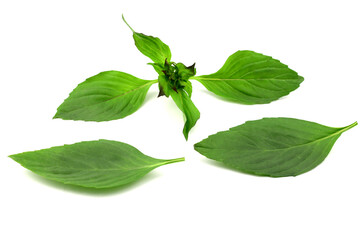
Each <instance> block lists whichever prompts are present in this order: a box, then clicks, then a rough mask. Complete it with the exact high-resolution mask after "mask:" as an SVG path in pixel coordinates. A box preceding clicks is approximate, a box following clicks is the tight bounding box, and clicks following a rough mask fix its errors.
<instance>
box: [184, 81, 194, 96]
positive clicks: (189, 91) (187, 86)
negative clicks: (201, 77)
mask: <svg viewBox="0 0 360 240" xmlns="http://www.w3.org/2000/svg"><path fill="white" fill-rule="evenodd" d="M184 91H185V92H186V93H187V94H188V95H189V97H190V98H191V95H192V85H191V82H190V81H186V82H185V86H184Z"/></svg>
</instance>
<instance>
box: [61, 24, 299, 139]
mask: <svg viewBox="0 0 360 240" xmlns="http://www.w3.org/2000/svg"><path fill="white" fill-rule="evenodd" d="M123 20H124V22H125V23H126V25H127V26H128V27H129V28H130V29H131V31H132V33H133V38H134V42H135V46H136V47H137V49H138V50H139V51H140V52H141V53H142V54H144V55H145V56H147V57H149V58H150V59H151V60H152V61H153V62H152V63H149V64H150V65H152V66H153V68H154V70H155V71H156V72H157V73H158V77H157V80H143V79H140V78H137V77H134V76H132V75H129V74H127V73H123V72H118V71H107V72H103V73H100V74H98V75H96V76H94V77H90V78H88V79H87V80H86V81H85V82H83V83H81V84H79V85H78V86H77V87H76V88H75V89H74V90H73V91H72V93H71V94H70V95H69V97H68V98H67V99H66V100H65V101H64V102H63V103H62V104H61V105H60V107H59V108H58V111H57V113H56V114H55V117H54V118H62V119H66V120H84V121H97V122H100V121H110V120H115V119H120V118H124V117H126V116H128V115H130V114H132V113H134V112H135V111H136V110H137V109H139V108H140V107H141V105H142V104H143V102H144V99H145V96H146V94H147V92H148V90H149V88H150V86H151V85H153V84H154V83H158V84H159V95H158V96H159V97H160V96H165V97H170V96H171V98H172V99H173V100H174V102H175V103H176V105H177V106H178V107H179V109H180V110H181V111H182V112H183V113H184V116H185V125H184V129H183V134H184V136H185V138H186V139H188V135H189V132H190V130H191V128H192V127H194V126H195V124H196V122H197V120H198V119H199V118H200V112H199V110H198V109H197V108H196V106H195V104H194V103H193V102H192V100H191V95H192V85H191V82H190V80H197V81H199V82H200V83H202V84H203V85H204V86H205V87H206V88H207V89H208V90H209V91H211V92H213V93H215V94H217V95H219V96H221V97H223V98H224V99H227V100H230V101H234V102H238V103H242V104H262V103H269V102H271V101H274V100H276V99H279V98H280V97H282V96H285V95H287V94H289V93H290V92H291V91H293V90H295V89H296V88H298V87H299V85H300V83H301V82H302V81H303V78H302V77H301V76H299V75H298V74H297V73H296V72H295V71H293V70H291V69H290V68H288V67H287V66H286V65H285V64H283V63H281V62H280V61H278V60H275V59H273V58H271V57H269V56H265V55H262V54H259V53H256V52H252V51H237V52H236V53H234V54H233V55H231V56H230V57H229V58H228V60H227V61H226V62H225V64H224V66H223V67H222V68H221V69H220V70H219V71H217V72H216V73H213V74H209V75H201V76H195V75H196V69H195V64H193V65H191V66H189V67H187V66H185V65H184V64H183V63H175V62H172V61H171V51H170V48H169V46H168V45H166V44H165V43H163V42H162V41H161V40H160V39H159V38H157V37H153V36H148V35H145V34H143V33H138V32H136V31H135V30H134V29H133V28H132V27H131V26H130V25H129V24H128V23H127V22H126V20H125V18H124V17H123Z"/></svg>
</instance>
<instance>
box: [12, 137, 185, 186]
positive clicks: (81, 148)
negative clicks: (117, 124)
mask: <svg viewBox="0 0 360 240" xmlns="http://www.w3.org/2000/svg"><path fill="white" fill-rule="evenodd" d="M10 157H11V158H12V159H13V160H15V161H16V162H18V163H20V164H21V165H22V166H23V167H25V168H27V169H29V170H31V171H33V172H34V173H36V174H39V175H41V176H43V177H45V178H48V179H51V180H54V181H58V182H62V183H65V184H72V185H78V186H83V187H92V188H110V187H116V186H120V185H124V184H128V183H131V182H134V181H136V180H138V179H140V178H141V177H143V176H144V175H146V174H147V173H148V172H150V171H151V170H153V169H155V168H157V167H159V166H162V165H165V164H169V163H174V162H180V161H184V158H178V159H172V160H161V159H156V158H152V157H149V156H146V155H144V154H143V153H141V152H140V151H139V150H137V149H136V148H134V147H132V146H130V145H128V144H125V143H122V142H116V141H109V140H98V141H88V142H80V143H75V144H72V145H64V146H60V147H52V148H49V149H43V150H39V151H34V152H24V153H20V154H15V155H11V156H10Z"/></svg>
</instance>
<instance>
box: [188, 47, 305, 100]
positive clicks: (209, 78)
mask: <svg viewBox="0 0 360 240" xmlns="http://www.w3.org/2000/svg"><path fill="white" fill-rule="evenodd" d="M193 79H196V80H198V81H199V82H200V83H202V84H203V85H204V86H205V87H206V88H207V89H208V90H209V91H211V92H213V93H215V94H217V95H219V96H221V97H224V98H226V99H228V100H230V101H234V102H238V103H243V104H261V103H269V102H271V101H274V100H276V99H279V98H280V97H283V96H285V95H288V94H289V93H290V92H291V91H294V90H295V89H297V88H298V87H299V85H300V83H301V82H302V81H303V80H304V78H303V77H301V76H299V75H298V74H297V73H296V72H295V71H293V70H291V69H290V68H288V66H286V65H285V64H282V63H281V62H280V61H278V60H275V59H273V58H271V57H269V56H265V55H262V54H259V53H256V52H252V51H237V52H236V53H234V54H233V55H231V56H230V57H229V58H228V59H227V60H226V62H225V64H224V66H223V67H222V68H221V69H220V70H219V71H217V72H216V73H213V74H210V75H203V76H198V77H193Z"/></svg>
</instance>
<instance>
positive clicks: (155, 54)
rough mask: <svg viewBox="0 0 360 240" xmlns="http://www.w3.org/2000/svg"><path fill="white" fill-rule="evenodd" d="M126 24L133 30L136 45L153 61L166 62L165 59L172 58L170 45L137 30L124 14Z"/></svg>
mask: <svg viewBox="0 0 360 240" xmlns="http://www.w3.org/2000/svg"><path fill="white" fill-rule="evenodd" d="M122 18H123V20H124V22H125V23H126V25H127V26H128V27H129V28H130V29H131V31H132V32H133V38H134V41H135V46H136V47H137V49H139V51H140V52H141V53H142V54H144V55H145V56H147V57H149V58H150V59H151V60H152V61H153V62H155V63H160V64H164V62H165V59H167V60H168V61H170V60H171V51H170V48H169V46H168V45H166V44H165V43H163V42H162V41H161V40H160V39H159V38H157V37H153V36H147V35H145V34H142V33H138V32H135V31H134V29H132V28H131V27H130V25H129V24H128V23H127V22H126V20H125V18H124V15H123V16H122Z"/></svg>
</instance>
